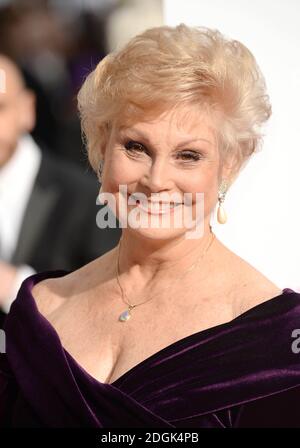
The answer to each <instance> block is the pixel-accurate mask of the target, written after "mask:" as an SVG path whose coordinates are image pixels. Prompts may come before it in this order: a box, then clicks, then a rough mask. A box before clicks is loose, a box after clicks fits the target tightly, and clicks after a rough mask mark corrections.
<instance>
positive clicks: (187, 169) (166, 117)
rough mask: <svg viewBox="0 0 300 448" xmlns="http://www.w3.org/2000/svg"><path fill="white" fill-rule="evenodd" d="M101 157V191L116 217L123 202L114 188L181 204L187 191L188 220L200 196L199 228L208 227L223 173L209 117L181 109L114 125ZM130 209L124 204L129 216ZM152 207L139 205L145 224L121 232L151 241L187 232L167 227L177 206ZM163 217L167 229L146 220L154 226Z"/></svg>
mask: <svg viewBox="0 0 300 448" xmlns="http://www.w3.org/2000/svg"><path fill="white" fill-rule="evenodd" d="M103 157H104V160H105V163H104V169H103V174H102V180H103V187H102V190H103V191H104V192H110V193H112V194H114V196H115V198H116V204H117V217H118V218H119V215H118V205H119V202H120V200H122V197H121V196H119V194H118V191H119V185H126V186H127V191H128V193H129V194H134V195H135V196H138V194H139V193H142V194H143V195H145V197H146V198H148V199H149V200H152V201H157V200H159V199H162V201H163V202H168V197H169V198H174V197H175V198H176V200H175V202H183V200H184V195H185V194H186V193H190V197H191V198H192V204H191V205H189V207H191V208H192V216H193V219H195V218H196V203H195V201H196V193H203V194H204V217H203V218H204V226H205V228H208V226H209V221H210V214H211V212H212V210H213V208H214V207H215V204H216V201H217V193H218V187H219V183H220V178H221V177H220V176H221V174H222V171H221V169H222V167H221V162H220V154H219V150H218V147H217V142H216V137H215V132H214V129H213V123H212V121H211V118H210V116H209V115H208V114H205V113H201V114H200V113H199V108H196V106H188V107H187V106H180V107H177V108H176V109H170V110H168V111H167V112H165V113H163V114H161V115H160V116H159V117H157V118H156V119H155V120H152V121H141V122H138V123H135V124H134V125H132V126H126V127H125V126H121V127H118V128H117V127H114V128H113V130H112V133H111V136H110V141H109V143H108V145H107V147H106V150H105V154H104V155H103ZM223 174H224V173H223ZM135 207H136V205H128V212H130V210H131V209H133V208H135ZM155 207H156V206H153V205H150V204H148V206H147V203H145V204H141V210H140V212H141V213H142V214H144V215H145V214H146V215H147V217H148V218H149V221H148V222H149V226H147V227H145V228H143V227H140V228H134V229H132V228H130V227H128V229H124V231H127V230H128V231H130V232H135V234H136V235H137V234H138V235H139V236H142V237H147V238H154V239H166V238H178V237H183V236H184V234H185V232H186V231H187V228H186V227H185V226H181V227H180V228H175V226H174V225H173V224H172V223H173V221H172V219H175V216H176V213H179V212H180V213H182V211H179V209H180V208H181V207H175V208H172V209H171V208H170V207H169V206H168V205H166V204H164V205H163V206H161V207H159V206H157V208H155ZM139 208H140V207H139ZM166 213H167V214H169V215H170V218H171V219H170V226H169V227H168V228H165V226H163V228H162V226H161V227H160V228H157V227H156V228H153V227H151V224H150V223H151V221H150V217H151V218H152V222H155V219H160V220H161V219H164V217H165V214H166ZM157 214H159V215H157ZM153 215H155V216H154V221H153ZM172 217H173V218H172ZM160 222H161V221H160Z"/></svg>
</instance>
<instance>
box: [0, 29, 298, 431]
mask: <svg viewBox="0 0 300 448" xmlns="http://www.w3.org/2000/svg"><path fill="white" fill-rule="evenodd" d="M79 109H80V113H81V118H82V126H83V131H84V133H85V136H86V140H87V147H88V156H89V160H90V163H91V165H92V167H93V168H94V170H95V171H96V172H97V173H98V174H99V180H101V182H102V186H101V194H100V199H102V202H103V203H105V199H106V200H107V201H108V205H109V207H110V208H113V206H114V205H116V215H117V218H118V219H119V221H120V223H121V224H122V238H121V240H120V242H119V244H118V246H117V247H116V248H114V249H113V250H111V251H110V252H108V253H106V254H105V255H103V256H101V257H99V258H98V259H96V260H94V261H93V262H91V263H89V264H88V265H85V266H83V267H82V268H81V269H79V270H77V271H73V272H67V271H63V270H57V271H49V272H42V273H39V274H35V275H33V276H31V277H29V278H27V279H26V280H25V281H24V282H23V284H22V287H21V288H20V290H19V293H18V297H17V299H16V300H15V302H14V304H13V306H12V308H11V312H10V314H9V316H8V318H7V319H6V323H5V330H6V339H7V354H6V355H2V357H1V360H2V378H1V381H2V383H1V388H0V390H1V391H2V403H5V404H4V405H3V406H4V408H3V410H2V421H4V422H5V425H8V426H47V427H57V426H65V427H72V426H91V427H101V426H104V427H130V426H141V427H169V428H174V427H197V428H200V427H238V426H294V425H297V426H300V418H299V404H298V403H299V397H300V394H299V390H300V387H299V386H300V363H299V357H298V356H297V354H296V353H295V350H292V343H293V342H295V340H293V339H292V336H291V334H292V331H293V330H294V329H295V328H297V325H299V317H300V294H298V293H296V292H295V291H293V290H291V289H289V288H285V289H284V290H281V289H280V288H279V287H278V286H277V285H275V284H274V283H272V282H271V281H270V280H268V279H267V278H266V277H265V276H264V275H263V274H262V273H260V272H258V271H257V270H256V269H255V268H254V267H253V266H251V265H250V264H249V263H247V262H246V261H245V260H243V259H242V258H241V257H239V256H238V255H236V254H235V253H233V252H232V251H231V250H230V249H229V248H227V247H226V246H225V245H223V244H222V242H221V241H219V240H218V238H216V237H215V235H214V233H213V230H212V226H211V224H210V220H211V215H212V213H213V211H214V208H215V205H216V204H217V203H218V202H219V208H218V214H217V216H218V220H219V222H221V223H225V222H226V214H225V210H224V208H223V202H224V199H225V195H226V192H227V190H228V188H229V186H230V185H231V184H232V182H233V181H234V179H235V178H236V177H237V175H238V173H239V172H240V171H241V169H242V167H243V166H245V163H246V162H247V161H248V160H249V157H250V156H251V155H252V154H253V153H254V152H255V150H256V149H257V147H258V145H259V144H260V142H261V135H262V134H261V126H262V124H263V123H264V122H265V121H266V120H267V119H268V118H269V116H270V114H271V107H270V104H269V101H268V96H267V94H266V88H265V83H264V79H263V76H262V74H261V73H260V70H259V68H258V67H257V65H256V62H255V59H254V57H253V56H252V54H251V53H250V51H249V50H248V49H247V48H246V47H244V46H243V45H242V44H241V43H239V42H237V41H232V40H229V39H226V38H225V37H224V36H223V35H222V34H221V33H219V32H218V31H215V30H210V29H206V28H189V27H187V26H185V25H183V24H181V25H179V26H177V27H175V28H171V27H166V26H165V27H159V28H154V29H150V30H148V31H146V32H144V33H143V34H141V35H139V36H137V37H135V38H134V39H132V40H131V41H130V42H129V43H128V44H127V45H126V46H125V47H124V48H123V49H121V50H119V51H118V52H116V53H112V54H110V55H108V56H107V57H106V58H105V59H104V60H102V61H101V63H100V64H99V65H98V67H97V68H96V69H95V70H94V71H93V72H92V73H91V74H90V75H89V76H88V78H87V79H86V81H85V83H84V85H83V87H82V89H81V91H80V93H79ZM99 167H100V168H99ZM120 186H125V187H126V190H125V193H124V191H123V190H122V191H121V192H119V187H120ZM197 193H201V194H202V196H201V197H202V198H204V201H202V202H201V201H200V205H201V204H202V208H201V207H200V211H201V213H200V216H199V214H198V212H197V210H198V209H197V206H198V204H199V201H198V196H197ZM188 194H189V195H190V196H189V197H190V198H191V200H190V201H189V202H188V201H186V200H185V199H186V196H187V195H188ZM174 197H176V200H174ZM138 199H139V201H138ZM127 200H128V201H127ZM125 202H128V204H127V205H128V209H127V213H124V208H123V206H124V203H125ZM157 202H163V203H161V204H157ZM175 203H176V204H175ZM186 211H190V212H191V214H190V215H189V216H190V217H191V218H192V219H191V220H190V222H189V223H190V224H189V223H188V225H186V221H182V220H181V221H180V220H179V217H180V216H182V215H183V213H184V212H186ZM136 212H138V214H139V217H140V218H141V217H142V218H143V219H144V221H145V220H146V225H145V226H141V225H127V224H130V223H131V224H132V222H133V221H134V217H137V215H133V213H136ZM130 214H131V217H130ZM166 216H168V218H170V221H169V223H168V224H169V225H163V224H166V221H165V217H166ZM100 218H101V217H100ZM150 218H151V219H152V218H153V222H152V221H151V219H150ZM178 222H179V224H180V225H177V224H178ZM175 224H176V225H175ZM196 228H197V230H198V231H199V232H200V237H199V236H198V237H195V233H191V232H192V231H193V229H194V230H195V229H196ZM78 238H84V235H78ZM283 408H284V409H285V408H287V409H285V411H284V413H283V414H282V415H281V413H280V412H281V410H282V409H283ZM297 413H298V415H297ZM0 415H1V413H0Z"/></svg>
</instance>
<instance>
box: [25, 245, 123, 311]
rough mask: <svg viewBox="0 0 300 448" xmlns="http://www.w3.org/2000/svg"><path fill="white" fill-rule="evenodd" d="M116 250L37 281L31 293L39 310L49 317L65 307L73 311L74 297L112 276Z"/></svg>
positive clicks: (86, 293)
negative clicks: (112, 259)
mask: <svg viewBox="0 0 300 448" xmlns="http://www.w3.org/2000/svg"><path fill="white" fill-rule="evenodd" d="M114 250H115V249H112V250H111V251H109V252H106V253H105V254H104V255H101V256H100V257H98V258H97V259H95V260H93V261H91V262H90V263H88V264H86V265H84V266H82V267H81V268H79V269H77V270H75V271H72V272H70V273H69V274H67V275H64V276H63V277H56V278H46V279H44V280H42V281H40V282H38V283H36V284H35V285H34V286H33V288H32V289H31V295H32V297H33V299H34V301H35V303H36V305H37V308H38V310H39V312H40V313H41V314H43V315H44V316H45V317H48V316H50V315H51V314H52V313H54V312H56V311H58V310H63V309H64V308H66V309H68V310H69V312H70V311H72V302H75V300H73V299H75V298H76V297H78V296H82V295H85V296H88V294H90V292H91V291H93V289H95V288H96V287H97V286H99V285H101V284H102V283H103V281H104V280H105V278H106V277H108V276H110V271H111V266H112V264H111V255H112V253H113V251H114ZM65 305H67V306H65Z"/></svg>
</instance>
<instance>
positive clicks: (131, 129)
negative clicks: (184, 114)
mask: <svg viewBox="0 0 300 448" xmlns="http://www.w3.org/2000/svg"><path fill="white" fill-rule="evenodd" d="M126 131H129V132H134V133H135V134H137V135H139V136H140V137H141V138H143V139H144V140H145V141H146V142H147V143H149V144H150V145H151V144H152V142H151V140H150V139H149V137H148V136H147V135H145V134H144V133H143V132H142V131H140V130H139V129H135V128H126V127H123V128H120V132H121V133H124V132H126ZM197 141H204V142H206V143H209V144H210V145H213V143H212V142H211V141H210V140H207V139H206V138H203V137H195V138H192V139H189V140H185V141H183V142H180V143H179V144H178V145H177V148H179V147H181V146H185V145H189V144H190V143H194V142H197Z"/></svg>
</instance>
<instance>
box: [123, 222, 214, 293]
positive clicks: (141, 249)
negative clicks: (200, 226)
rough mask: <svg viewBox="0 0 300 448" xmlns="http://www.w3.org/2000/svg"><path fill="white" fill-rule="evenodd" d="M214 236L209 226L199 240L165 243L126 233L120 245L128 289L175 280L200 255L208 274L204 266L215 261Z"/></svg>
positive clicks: (202, 264)
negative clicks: (213, 257) (213, 253)
mask: <svg viewBox="0 0 300 448" xmlns="http://www.w3.org/2000/svg"><path fill="white" fill-rule="evenodd" d="M213 237H214V234H213V233H212V232H211V230H210V227H209V226H206V227H205V231H204V234H203V236H202V237H201V238H199V239H186V238H184V237H181V238H178V239H173V240H168V241H164V242H163V243H162V242H161V240H151V239H150V238H142V237H137V236H136V235H135V234H133V233H132V232H125V233H124V234H123V235H122V238H121V241H120V243H119V245H118V248H117V257H118V255H119V274H120V276H122V278H123V282H126V284H127V285H128V288H129V289H131V290H132V291H136V290H139V289H144V288H145V287H148V286H150V287H152V286H153V285H154V284H157V283H159V282H160V281H161V280H164V279H168V281H170V280H172V279H174V280H175V279H176V278H177V277H178V275H181V274H182V273H183V272H184V271H185V270H187V269H188V268H189V267H190V266H191V265H192V264H193V263H195V262H196V261H197V260H198V259H199V258H200V260H199V268H200V269H201V272H202V273H204V266H206V267H208V264H209V260H210V262H211V260H212V257H211V256H212V252H213V248H212V247H210V245H211V246H213V244H212V242H213ZM202 256H203V258H202ZM128 292H129V291H128Z"/></svg>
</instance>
